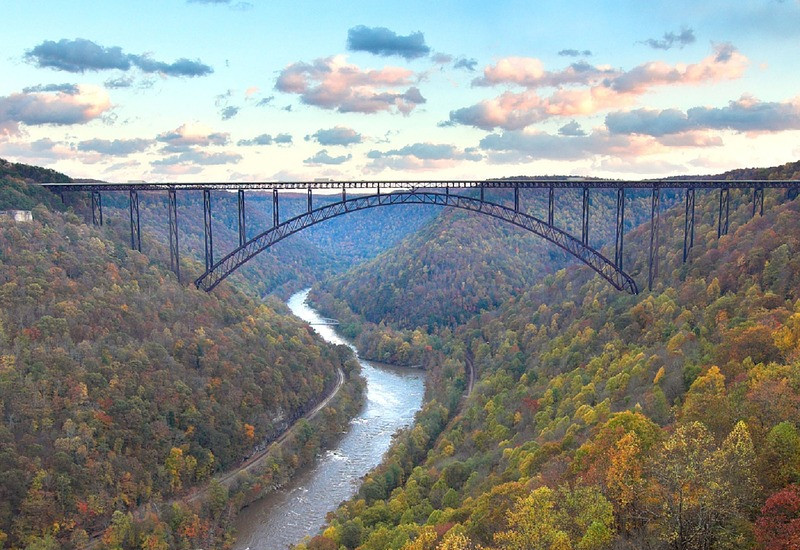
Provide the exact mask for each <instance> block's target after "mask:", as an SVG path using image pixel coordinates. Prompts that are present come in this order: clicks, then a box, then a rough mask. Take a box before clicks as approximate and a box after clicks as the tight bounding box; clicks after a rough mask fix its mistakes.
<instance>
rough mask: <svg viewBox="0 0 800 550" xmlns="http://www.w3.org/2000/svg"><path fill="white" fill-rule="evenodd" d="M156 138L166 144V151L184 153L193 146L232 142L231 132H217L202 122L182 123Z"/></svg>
mask: <svg viewBox="0 0 800 550" xmlns="http://www.w3.org/2000/svg"><path fill="white" fill-rule="evenodd" d="M156 139H157V140H158V141H160V142H162V143H165V144H166V145H165V146H164V151H165V152H168V153H182V152H185V151H189V150H190V149H191V148H192V147H207V146H209V145H227V144H228V143H229V142H230V134H228V133H227V132H215V131H213V130H212V129H211V128H209V127H208V126H204V125H201V124H182V125H181V126H179V127H178V128H175V129H174V130H172V131H168V132H163V133H161V134H159V135H158V136H157V137H156Z"/></svg>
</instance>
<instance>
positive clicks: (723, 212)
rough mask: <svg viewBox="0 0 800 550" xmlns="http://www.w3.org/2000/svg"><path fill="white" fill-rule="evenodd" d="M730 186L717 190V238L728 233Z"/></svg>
mask: <svg viewBox="0 0 800 550" xmlns="http://www.w3.org/2000/svg"><path fill="white" fill-rule="evenodd" d="M730 194H731V190H730V187H723V188H721V189H720V190H719V218H718V220H717V238H718V239H719V238H720V237H722V236H723V235H727V234H728V213H729V212H730Z"/></svg>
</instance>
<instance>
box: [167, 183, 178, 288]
mask: <svg viewBox="0 0 800 550" xmlns="http://www.w3.org/2000/svg"><path fill="white" fill-rule="evenodd" d="M168 197H169V200H168V201H167V210H168V211H169V264H170V268H171V269H172V271H173V272H174V273H175V275H176V276H177V277H178V282H180V281H181V258H180V254H179V253H178V200H177V196H176V193H175V189H170V190H169V191H168Z"/></svg>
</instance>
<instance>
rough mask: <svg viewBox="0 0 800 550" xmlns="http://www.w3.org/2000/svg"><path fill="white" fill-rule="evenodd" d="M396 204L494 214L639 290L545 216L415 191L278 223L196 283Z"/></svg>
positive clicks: (617, 283)
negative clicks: (308, 231)
mask: <svg viewBox="0 0 800 550" xmlns="http://www.w3.org/2000/svg"><path fill="white" fill-rule="evenodd" d="M393 204H434V205H439V206H451V207H455V208H461V209H463V210H470V211H473V212H481V213H483V214H486V215H489V216H492V217H493V218H497V219H500V220H503V221H506V222H508V223H511V224H513V225H516V226H517V227H521V228H523V229H527V230H528V231H531V232H532V233H535V234H537V235H539V236H541V237H543V238H545V239H547V240H548V241H550V242H552V243H554V244H556V245H557V246H559V247H561V248H562V249H564V250H566V251H567V252H569V253H570V254H572V255H573V256H575V257H576V258H578V259H579V260H581V261H582V262H583V263H585V264H586V265H588V266H589V267H591V268H592V269H593V270H595V271H596V272H597V273H599V274H600V276H601V277H603V278H604V279H605V280H607V281H608V282H609V283H611V285H613V286H614V288H617V289H619V290H625V291H627V292H630V293H631V294H636V293H637V292H638V288H637V286H636V283H635V282H634V280H633V279H631V278H630V277H629V276H628V275H627V274H626V273H623V272H622V270H620V269H618V268H617V267H616V266H615V265H614V264H613V263H612V262H611V261H610V260H608V259H607V258H606V257H605V256H603V255H602V254H601V253H600V252H598V251H596V250H594V249H592V248H590V247H588V246H584V245H583V243H581V241H579V240H578V239H576V238H575V237H573V236H572V235H569V234H568V233H566V232H564V231H561V230H560V229H557V228H555V227H552V226H551V225H548V224H547V223H546V222H544V221H543V220H540V219H538V218H535V217H533V216H529V215H527V214H523V213H521V212H515V211H514V210H513V209H511V208H508V207H506V206H502V205H499V204H496V203H492V202H485V201H483V202H482V201H480V200H479V199H475V198H472V197H465V196H461V195H448V194H446V193H432V192H413V191H411V192H398V193H391V194H389V195H370V196H367V197H359V198H355V199H349V200H347V201H343V202H336V203H334V204H331V205H328V206H324V207H322V208H318V209H316V210H312V211H311V212H307V213H305V214H301V215H299V216H296V217H294V218H292V219H290V220H287V221H286V222H284V223H282V224H279V225H278V226H277V227H274V228H272V229H270V230H268V231H265V232H263V233H261V234H260V235H258V236H257V237H254V238H253V239H251V240H250V241H248V242H247V243H246V244H245V245H244V246H243V247H240V248H237V249H236V250H234V251H233V252H231V253H230V254H228V255H227V256H226V257H225V258H223V259H222V260H220V261H219V262H218V263H217V264H215V265H214V266H213V267H212V269H210V270H208V271H207V272H206V273H204V274H203V276H202V277H200V278H199V279H198V280H197V281H196V283H195V284H197V286H198V288H201V289H203V290H206V291H210V290H212V289H213V288H214V287H216V286H217V285H218V284H219V283H220V282H222V281H223V280H224V279H225V278H226V277H227V276H228V275H230V274H231V273H233V272H234V271H235V270H236V269H237V268H238V267H239V266H241V265H242V264H244V263H245V262H246V261H248V260H249V259H250V258H252V257H253V256H255V255H256V254H258V253H260V252H262V251H264V250H266V249H267V248H269V247H270V246H272V245H273V244H275V243H277V242H278V241H280V240H282V239H285V238H286V237H288V236H289V235H292V234H294V233H297V232H298V231H302V230H303V229H305V228H307V227H310V226H312V225H315V224H317V223H320V222H322V221H325V220H329V219H331V218H334V217H336V216H341V215H343V214H346V213H347V212H353V211H355V210H363V209H366V208H374V207H376V206H387V205H393Z"/></svg>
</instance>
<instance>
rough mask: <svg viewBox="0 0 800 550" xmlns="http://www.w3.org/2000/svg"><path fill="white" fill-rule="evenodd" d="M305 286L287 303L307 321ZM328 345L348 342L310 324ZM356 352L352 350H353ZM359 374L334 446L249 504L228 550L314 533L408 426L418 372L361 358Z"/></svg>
mask: <svg viewBox="0 0 800 550" xmlns="http://www.w3.org/2000/svg"><path fill="white" fill-rule="evenodd" d="M308 292H309V291H308V290H304V291H302V292H298V293H297V294H294V295H293V296H292V297H291V298H289V301H288V302H287V304H288V306H289V309H291V310H292V313H294V314H295V315H296V316H297V317H299V318H300V319H302V320H304V321H306V322H308V323H319V322H320V321H321V320H322V318H321V317H320V315H319V314H318V313H317V312H316V311H315V310H314V309H312V308H311V307H310V306H309V305H308V303H307V302H306V300H307V298H308ZM312 327H313V329H314V330H315V331H316V332H317V333H318V334H319V335H320V336H321V337H322V338H323V339H324V340H325V341H327V342H330V343H331V344H345V345H347V346H350V348H352V349H353V351H355V348H354V347H353V345H352V344H351V343H350V342H348V341H346V340H345V339H343V338H342V337H341V336H339V335H338V334H336V332H335V331H334V329H333V327H331V326H326V325H318V324H312ZM356 355H358V354H356ZM359 363H361V374H362V375H363V376H364V378H366V380H367V390H366V403H365V404H364V407H363V408H362V410H361V412H360V413H359V415H358V416H357V417H356V418H354V419H353V420H352V421H351V422H350V426H349V428H348V431H347V433H346V434H345V435H344V436H343V437H342V439H341V440H340V441H339V443H338V445H337V446H336V448H334V449H332V450H329V451H327V452H325V453H324V455H322V456H321V457H320V458H319V459H317V461H316V463H315V464H314V465H313V466H312V467H311V468H309V469H306V470H304V471H303V472H302V473H300V474H299V475H298V476H296V477H295V478H294V479H292V481H291V482H290V483H288V484H287V485H286V486H285V487H283V489H281V490H280V491H276V492H275V493H272V494H271V495H268V496H267V497H265V498H263V499H261V500H258V501H256V502H254V503H252V504H251V505H250V506H248V507H247V508H245V509H244V510H242V511H241V512H240V513H239V516H238V517H237V519H236V531H237V540H236V544H235V545H234V547H233V548H234V550H247V549H248V548H249V549H250V550H285V549H286V548H287V547H288V546H289V545H291V544H296V543H298V542H300V541H301V540H302V539H303V537H305V536H306V535H315V534H316V533H317V531H318V530H319V528H320V527H322V525H323V524H324V523H325V515H326V514H327V513H328V512H330V511H331V510H335V509H336V507H337V506H338V505H339V503H340V502H342V501H343V500H346V499H348V498H350V497H351V496H353V495H354V494H355V493H356V491H357V490H358V486H359V485H360V483H361V478H362V477H363V476H364V475H365V474H366V473H367V472H369V471H370V470H371V469H372V468H374V467H375V466H377V465H378V464H379V463H380V461H381V458H383V455H384V453H385V452H386V450H387V449H388V448H389V444H390V443H391V440H392V434H394V433H395V432H396V431H397V430H398V429H399V428H404V427H407V426H409V425H411V423H412V421H413V420H414V414H415V413H416V412H417V411H418V410H419V408H420V407H421V406H422V396H423V392H424V373H423V372H422V371H420V370H414V369H399V368H394V367H390V366H386V365H380V364H376V363H373V362H370V361H364V360H363V359H360V358H359Z"/></svg>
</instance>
